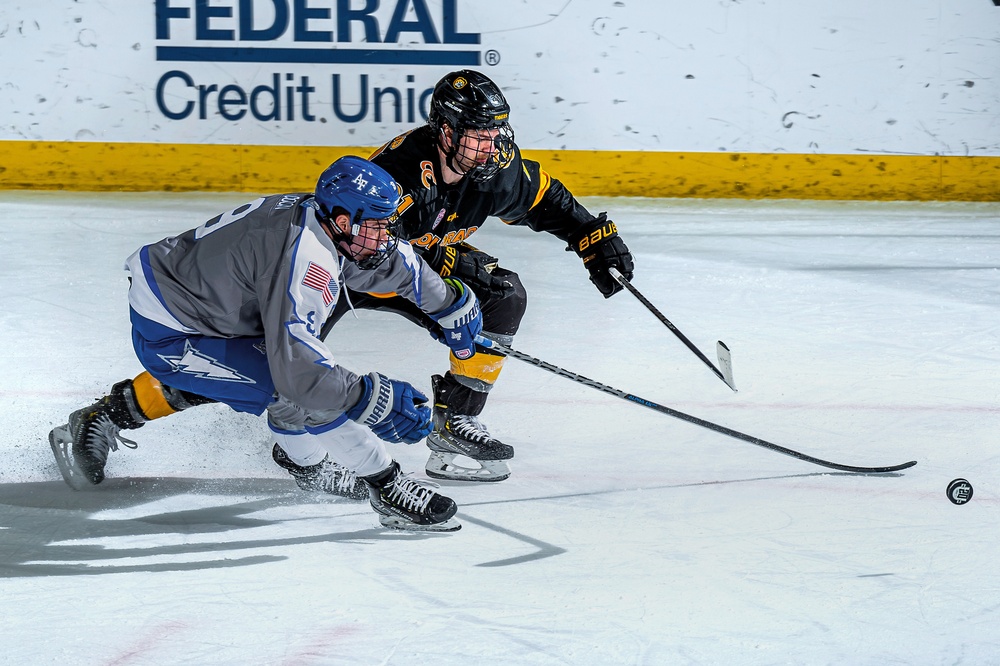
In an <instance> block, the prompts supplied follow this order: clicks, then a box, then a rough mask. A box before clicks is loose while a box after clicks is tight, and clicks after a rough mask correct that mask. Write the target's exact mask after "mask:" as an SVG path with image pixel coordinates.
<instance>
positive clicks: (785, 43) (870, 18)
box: [0, 0, 1000, 156]
mask: <svg viewBox="0 0 1000 666" xmlns="http://www.w3.org/2000/svg"><path fill="white" fill-rule="evenodd" d="M244 4H249V6H251V7H252V8H253V11H252V15H251V14H248V13H246V12H241V7H243V5H244ZM346 4H347V5H348V6H349V7H351V8H352V9H353V10H354V11H355V12H357V13H356V14H355V15H354V17H353V18H355V19H357V20H355V21H353V22H349V23H345V22H344V16H346V15H344V16H342V15H340V14H338V5H339V3H338V2H337V1H336V0H296V1H295V2H292V0H252V2H249V3H240V2H238V0H211V2H209V3H205V4H204V5H203V6H204V7H207V8H208V9H205V10H202V12H201V13H199V12H197V11H195V1H194V0H156V2H126V1H124V0H117V1H110V2H102V3H80V2H73V1H71V0H46V1H45V2H33V3H28V2H21V1H19V0H16V1H10V0H8V1H7V2H4V3H3V6H2V8H0V61H2V62H4V63H6V64H9V63H16V64H17V66H16V67H11V66H8V67H6V68H5V70H6V71H5V81H4V84H3V86H0V119H2V123H0V140H10V141H14V140H28V141H54V142H60V141H85V142H152V143H164V144H173V143H180V144H203V143H206V144H230V143H239V144H253V145H292V146H294V145H304V146H312V145H323V146H376V145H380V144H381V143H383V142H384V141H385V140H386V138H387V137H390V136H394V135H396V134H398V133H399V132H401V131H404V130H405V129H408V128H410V127H412V126H413V125H414V124H419V123H420V122H421V121H422V114H421V98H422V97H423V98H424V101H426V97H425V94H426V91H427V90H429V88H430V87H431V86H432V85H433V83H434V82H435V81H436V80H437V79H438V78H439V77H440V76H441V75H442V74H444V73H446V72H448V71H451V70H453V69H458V68H460V67H461V66H462V65H455V64H428V63H432V62H433V61H435V60H437V61H441V60H447V59H448V58H451V59H459V60H461V59H462V58H464V59H465V60H467V61H471V62H473V63H475V64H474V65H473V66H474V67H477V68H479V69H482V70H484V71H485V72H486V73H487V74H489V75H490V76H491V77H493V78H494V79H496V80H497V81H498V82H499V83H500V84H501V86H502V87H503V88H504V90H505V91H506V92H507V93H508V96H509V98H510V101H511V103H512V105H513V108H514V115H513V118H512V120H513V123H514V126H515V129H516V131H517V136H518V141H519V144H520V145H521V147H522V148H524V149H538V150H559V149H570V150H604V151H607V150H630V151H636V150H638V151H690V152H699V151H701V152H716V151H732V152H763V153H771V152H788V153H822V154H848V153H883V154H895V153H901V154H922V155H935V154H940V155H955V156H963V155H972V156H990V155H1000V121H998V114H997V113H996V109H997V108H998V104H1000V7H997V6H994V4H993V3H992V2H990V1H989V0H948V1H946V0H880V1H879V2H876V3H873V2H870V1H869V0H844V1H840V2H836V3H818V2H801V1H798V0H766V1H765V0H746V1H736V0H732V1H729V0H717V1H713V2H702V3H691V2H681V1H680V0H659V1H657V2H635V1H633V2H611V1H607V0H578V1H574V2H567V1H566V0H559V1H546V0H532V1H531V2H527V1H526V0H522V1H519V2H505V3H493V2H482V1H478V2H469V1H458V0H448V1H447V2H435V1H429V0H401V1H392V0H389V1H385V2H381V3H373V4H378V5H379V6H378V9H377V10H375V11H373V12H371V13H370V14H367V15H365V14H363V9H362V8H363V7H364V6H365V5H364V3H359V2H358V0H355V1H354V2H350V3H346ZM296 6H298V7H299V9H298V11H297V10H296ZM275 7H279V8H281V7H285V8H286V9H287V16H283V15H282V14H281V13H280V12H278V11H276V10H275ZM158 8H159V11H160V15H161V19H160V21H159V22H158V21H157V9H158ZM397 12H398V13H397ZM184 14H187V16H184ZM394 16H395V18H394ZM347 18H351V17H347ZM241 20H242V21H243V23H245V24H247V26H248V27H245V28H244V29H243V33H242V35H241V32H240V31H241V27H240V24H241ZM199 26H200V30H201V34H200V37H201V39H199V38H198V37H199ZM272 26H273V27H274V30H273V31H272V32H273V33H274V35H273V38H266V39H258V40H256V41H251V40H249V39H247V37H250V36H252V35H251V34H250V30H255V31H256V32H257V34H258V36H264V37H267V35H265V34H264V33H266V32H267V29H268V28H269V27H272ZM282 26H284V28H285V29H284V30H283V31H282V30H279V28H281V27H282ZM296 26H298V35H296ZM347 27H349V28H350V31H349V33H350V34H348V30H347V29H345V28H347ZM366 30H367V31H368V32H367V34H366ZM279 33H280V34H279ZM393 33H395V34H393ZM241 37H243V38H242V39H241ZM296 37H298V39H296ZM369 37H370V40H369V41H365V40H366V39H368V38H369ZM387 41H388V43H387ZM190 47H197V48H210V49H221V50H222V51H221V53H228V54H230V55H231V54H232V53H242V54H243V55H244V56H245V55H246V53H247V52H248V51H247V49H253V54H254V55H252V56H251V57H252V58H256V59H258V60H261V59H263V60H266V59H269V58H270V59H274V58H276V57H279V56H276V55H275V54H282V55H281V57H287V56H288V55H289V53H290V51H291V50H294V51H296V52H294V53H290V55H291V57H292V58H293V59H299V60H303V61H302V62H233V61H226V60H224V59H220V56H219V53H220V52H219V51H214V52H212V53H211V54H210V55H205V56H203V59H202V60H201V61H181V60H177V59H176V53H177V51H176V50H177V49H185V48H190ZM169 49H174V51H169ZM278 49H287V50H290V51H288V52H281V51H278ZM365 49H368V50H370V51H372V53H371V54H368V55H364V54H362V58H361V60H362V62H361V63H360V64H352V63H341V64H338V63H323V62H308V60H310V59H311V60H322V59H331V58H332V59H337V58H341V57H343V56H344V55H345V54H349V53H351V52H352V51H358V50H362V51H363V50H365ZM309 50H311V51H309ZM306 51H309V52H308V53H306ZM263 52H266V53H265V54H264V55H263V56H261V53H263ZM171 53H173V54H174V55H170V54H171ZM331 54H332V55H331ZM379 58H382V59H390V60H391V59H396V60H398V61H402V62H397V63H395V64H392V63H389V64H380V63H379V62H377V60H378V59H379ZM497 58H498V59H499V62H498V63H497V64H492V63H493V62H494V61H495V60H496V59H497ZM348 59H349V58H348ZM470 59H471V60H470ZM459 60H455V61H456V62H458V61H459ZM335 77H336V78H335ZM276 83H277V84H276ZM227 87H228V90H227V92H225V93H224V99H223V102H222V104H221V111H222V113H223V114H226V115H228V116H229V119H227V118H226V117H224V115H220V91H221V90H223V89H224V88H227ZM376 89H381V90H382V91H386V90H389V89H393V90H389V92H390V94H394V93H393V91H396V92H398V95H399V102H398V110H399V117H398V119H397V117H396V116H395V110H396V106H394V104H392V103H391V101H390V98H385V99H384V100H383V103H382V104H381V111H380V116H381V117H377V116H376V104H375V101H374V95H375V93H376ZM335 92H337V94H338V100H337V104H336V105H335V104H334V93H335ZM251 98H252V100H253V103H251ZM241 100H243V101H242V102H241ZM275 100H277V102H278V105H277V106H278V108H276V107H275V104H274V102H275ZM365 102H367V105H365V104H364V103H365ZM338 113H339V116H338ZM202 114H204V118H201V117H200V116H201V115H202ZM255 114H256V117H255ZM237 116H238V117H237Z"/></svg>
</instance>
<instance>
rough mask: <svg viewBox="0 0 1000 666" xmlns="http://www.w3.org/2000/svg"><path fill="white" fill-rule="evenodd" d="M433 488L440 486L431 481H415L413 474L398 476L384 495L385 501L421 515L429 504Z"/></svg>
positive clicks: (433, 493) (432, 496) (432, 495)
mask: <svg viewBox="0 0 1000 666" xmlns="http://www.w3.org/2000/svg"><path fill="white" fill-rule="evenodd" d="M435 488H440V486H439V485H438V484H436V483H434V482H432V481H424V480H423V479H417V478H415V477H414V476H413V474H411V473H408V474H399V475H397V476H396V479H395V480H394V481H393V482H392V488H391V489H390V490H389V492H388V493H387V495H386V499H387V500H388V501H389V502H392V503H393V504H394V505H395V506H397V507H400V508H402V509H405V510H407V511H411V512H413V513H423V512H424V510H425V509H426V508H427V505H428V504H430V502H431V500H432V499H433V498H434V495H436V494H437V493H435V492H434V489H435Z"/></svg>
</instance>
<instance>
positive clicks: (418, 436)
mask: <svg viewBox="0 0 1000 666" xmlns="http://www.w3.org/2000/svg"><path fill="white" fill-rule="evenodd" d="M361 381H362V383H363V384H364V389H363V391H362V393H361V399H360V400H358V404H356V405H354V407H351V408H350V409H349V410H347V418H349V419H352V420H354V421H357V422H358V423H360V424H362V425H365V426H368V427H369V428H371V429H372V432H373V433H375V435H376V436H378V437H379V439H384V440H385V441H387V442H405V443H407V444H415V443H416V442H419V441H420V440H422V439H423V438H424V437H426V436H427V435H428V434H430V431H431V430H432V428H433V426H432V425H431V410H430V409H429V408H428V407H425V406H424V403H426V402H427V396H425V395H424V394H423V393H421V392H420V391H418V390H417V389H415V388H413V387H412V386H411V385H409V384H407V383H406V382H403V381H399V380H396V379H389V378H388V377H386V376H385V375H381V374H379V373H377V372H372V373H370V374H368V375H365V376H364V377H362V378H361Z"/></svg>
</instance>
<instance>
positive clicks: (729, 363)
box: [715, 340, 736, 391]
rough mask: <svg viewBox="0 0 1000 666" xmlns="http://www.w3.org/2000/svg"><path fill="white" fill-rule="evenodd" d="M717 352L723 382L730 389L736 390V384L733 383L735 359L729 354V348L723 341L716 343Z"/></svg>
mask: <svg viewBox="0 0 1000 666" xmlns="http://www.w3.org/2000/svg"><path fill="white" fill-rule="evenodd" d="M715 351H716V354H717V355H718V357H719V371H720V372H722V380H723V381H724V382H726V384H728V385H729V388H731V389H733V391H735V390H736V382H734V381H733V358H732V356H731V355H730V353H729V347H727V346H726V343H725V342H723V341H722V340H719V341H718V342H716V343H715Z"/></svg>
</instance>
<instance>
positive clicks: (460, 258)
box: [437, 245, 514, 298]
mask: <svg viewBox="0 0 1000 666" xmlns="http://www.w3.org/2000/svg"><path fill="white" fill-rule="evenodd" d="M442 250H443V252H442V254H441V265H440V266H439V267H437V272H438V273H440V274H441V277H457V278H458V279H459V280H461V281H462V282H464V283H465V284H466V285H468V286H469V288H471V289H472V291H474V292H476V295H477V296H479V297H480V298H507V297H508V296H512V295H513V294H514V285H512V284H511V283H510V282H508V281H507V280H504V279H502V278H499V277H495V276H494V275H493V274H492V273H493V269H494V268H496V267H497V264H498V263H499V261H500V260H499V259H497V258H496V257H491V256H490V255H488V254H486V253H485V252H480V251H479V250H477V249H476V248H474V247H472V246H471V245H447V246H445V247H444V248H442Z"/></svg>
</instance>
